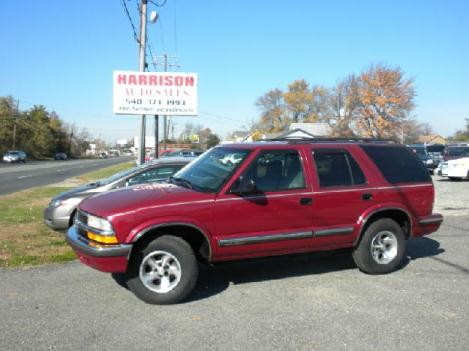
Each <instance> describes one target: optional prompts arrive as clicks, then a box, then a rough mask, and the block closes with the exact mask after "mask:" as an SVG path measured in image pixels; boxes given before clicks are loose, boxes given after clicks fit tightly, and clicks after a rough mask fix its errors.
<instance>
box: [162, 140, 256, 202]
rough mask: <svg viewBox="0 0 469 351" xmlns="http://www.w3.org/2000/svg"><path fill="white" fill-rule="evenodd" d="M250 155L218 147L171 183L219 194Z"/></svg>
mask: <svg viewBox="0 0 469 351" xmlns="http://www.w3.org/2000/svg"><path fill="white" fill-rule="evenodd" d="M248 154H249V150H243V149H233V148H229V147H216V148H213V149H212V150H210V151H208V152H206V153H205V154H203V155H202V156H200V157H199V158H198V159H197V160H195V161H194V162H192V163H191V164H189V165H188V166H186V167H184V168H183V169H181V170H180V171H179V172H177V173H176V174H175V175H174V177H171V179H170V182H172V183H174V184H177V185H180V186H184V187H187V188H191V189H194V190H196V191H203V192H208V193H215V192H217V191H218V190H219V189H220V188H221V187H222V186H223V184H225V183H226V181H228V179H229V178H230V177H231V175H232V174H233V173H234V171H235V170H236V169H237V168H238V167H239V166H240V165H241V163H242V161H243V160H244V159H245V158H246V156H247V155H248Z"/></svg>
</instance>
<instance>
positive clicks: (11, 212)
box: [0, 162, 133, 268]
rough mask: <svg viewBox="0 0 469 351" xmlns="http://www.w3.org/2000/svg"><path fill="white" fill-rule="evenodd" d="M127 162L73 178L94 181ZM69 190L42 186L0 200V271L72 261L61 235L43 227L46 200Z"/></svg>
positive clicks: (124, 166)
mask: <svg viewBox="0 0 469 351" xmlns="http://www.w3.org/2000/svg"><path fill="white" fill-rule="evenodd" d="M132 166H133V163H131V162H125V163H121V164H117V165H113V166H110V167H106V168H103V169H100V170H97V171H94V172H90V173H86V174H83V175H80V176H78V177H76V178H78V179H79V180H80V182H82V183H87V182H92V181H96V180H98V179H102V178H106V177H109V176H110V175H112V174H114V173H116V172H119V171H122V170H125V169H129V168H131V167H132ZM69 189H70V188H69V187H58V186H53V185H52V186H45V187H38V188H31V189H27V190H23V191H19V192H16V193H12V194H8V195H1V196H0V267H4V268H5V267H19V266H20V267H21V266H31V265H42V264H49V263H60V262H67V261H71V260H74V259H75V258H76V256H75V254H74V252H73V251H72V249H71V248H70V246H68V244H67V243H66V242H65V236H64V234H63V233H60V232H56V231H54V230H52V229H50V228H49V227H48V226H47V225H45V224H44V223H43V211H44V208H46V207H47V205H48V204H49V202H50V200H51V199H52V198H53V197H54V196H56V195H58V194H59V193H61V192H63V191H65V190H69Z"/></svg>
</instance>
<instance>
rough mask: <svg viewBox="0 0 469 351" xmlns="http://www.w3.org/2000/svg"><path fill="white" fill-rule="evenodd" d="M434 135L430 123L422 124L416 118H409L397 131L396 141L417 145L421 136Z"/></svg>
mask: <svg viewBox="0 0 469 351" xmlns="http://www.w3.org/2000/svg"><path fill="white" fill-rule="evenodd" d="M432 133H433V128H432V127H431V126H430V125H429V124H428V123H421V122H419V121H417V120H416V119H414V118H408V119H406V120H405V121H403V122H402V123H401V125H400V126H399V128H398V129H397V131H396V136H395V137H396V140H399V141H400V142H401V143H403V144H415V143H418V142H419V139H420V136H422V135H428V134H432Z"/></svg>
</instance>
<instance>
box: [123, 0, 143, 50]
mask: <svg viewBox="0 0 469 351" xmlns="http://www.w3.org/2000/svg"><path fill="white" fill-rule="evenodd" d="M122 6H123V7H124V11H125V13H126V14H127V18H128V19H129V22H130V25H131V26H132V31H133V32H134V39H135V41H136V42H137V43H139V44H140V40H139V39H138V35H137V30H136V29H135V25H134V22H133V21H132V17H131V16H130V13H129V9H128V8H127V4H126V3H125V0H122ZM137 6H138V5H137ZM139 12H140V9H139Z"/></svg>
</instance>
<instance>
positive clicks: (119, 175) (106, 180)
mask: <svg viewBox="0 0 469 351" xmlns="http://www.w3.org/2000/svg"><path fill="white" fill-rule="evenodd" d="M145 167H148V164H145V163H144V164H142V165H140V166H137V167H134V168H131V169H127V170H124V171H120V172H117V173H115V174H113V175H112V176H110V177H109V178H104V179H100V180H99V181H98V182H97V183H99V185H107V184H111V183H112V182H115V181H116V180H119V179H121V178H124V177H126V176H128V175H130V174H132V173H134V172H136V171H138V170H139V169H142V168H145Z"/></svg>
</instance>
